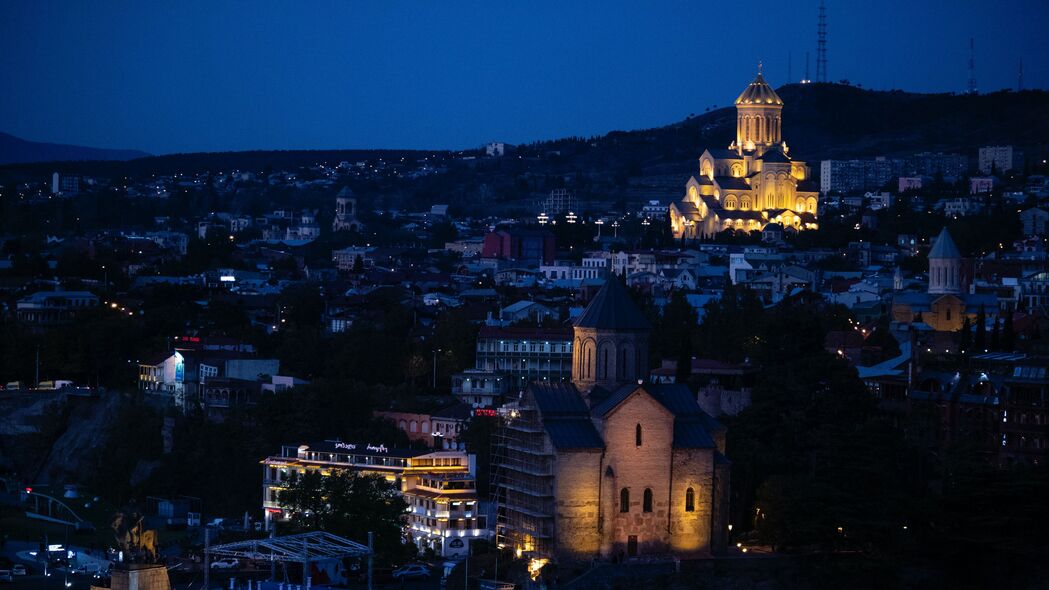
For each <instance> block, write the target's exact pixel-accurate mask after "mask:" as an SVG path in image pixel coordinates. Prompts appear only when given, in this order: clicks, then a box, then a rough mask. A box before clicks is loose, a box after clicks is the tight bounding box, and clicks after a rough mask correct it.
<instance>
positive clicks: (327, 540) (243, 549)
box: [204, 531, 373, 588]
mask: <svg viewBox="0 0 1049 590" xmlns="http://www.w3.org/2000/svg"><path fill="white" fill-rule="evenodd" d="M205 540H206V539H205ZM371 544H372V534H371V533H368V545H362V544H360V543H357V542H354V541H351V540H349V539H344V538H342V537H339V536H337V535H333V534H331V533H327V532H324V531H313V532H309V533H300V534H297V535H286V536H283V537H269V538H265V539H251V540H248V541H236V542H233V543H224V544H222V545H214V546H208V545H207V543H205V547H204V576H205V587H206V586H207V583H208V582H207V578H208V574H209V573H210V571H209V570H210V568H211V557H212V556H220V557H233V558H238V559H250V560H254V561H260V562H269V563H270V571H271V573H273V572H275V568H276V564H278V563H282V564H288V563H298V564H302V567H303V579H304V580H305V579H306V577H307V576H308V572H309V567H310V564H311V563H313V562H315V561H325V560H328V559H343V558H346V557H364V558H367V559H368V587H369V588H370V587H371V570H372V556H373V551H372V549H371V547H370V545H371Z"/></svg>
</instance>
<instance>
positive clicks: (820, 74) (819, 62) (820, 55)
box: [816, 0, 827, 82]
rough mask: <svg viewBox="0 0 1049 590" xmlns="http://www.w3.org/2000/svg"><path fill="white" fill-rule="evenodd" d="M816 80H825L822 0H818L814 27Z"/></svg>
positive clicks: (824, 38)
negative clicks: (817, 18) (818, 17)
mask: <svg viewBox="0 0 1049 590" xmlns="http://www.w3.org/2000/svg"><path fill="white" fill-rule="evenodd" d="M816 81H817V82H826V81H827V7H826V6H825V5H824V4H823V0H820V19H819V26H818V27H817V28H816Z"/></svg>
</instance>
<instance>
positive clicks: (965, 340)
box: [958, 316, 972, 354]
mask: <svg viewBox="0 0 1049 590" xmlns="http://www.w3.org/2000/svg"><path fill="white" fill-rule="evenodd" d="M958 342H959V344H958V348H959V349H961V351H962V353H963V354H967V353H968V352H970V348H972V324H971V322H969V316H965V321H964V322H962V329H961V330H960V331H959V334H958Z"/></svg>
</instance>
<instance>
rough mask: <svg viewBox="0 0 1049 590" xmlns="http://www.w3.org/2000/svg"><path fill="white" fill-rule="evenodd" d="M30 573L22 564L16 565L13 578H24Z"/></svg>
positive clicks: (12, 569) (13, 569)
mask: <svg viewBox="0 0 1049 590" xmlns="http://www.w3.org/2000/svg"><path fill="white" fill-rule="evenodd" d="M28 573H29V571H28V570H27V569H26V567H25V565H23V564H21V563H16V564H15V565H14V567H12V568H11V575H12V576H24V575H26V574H28Z"/></svg>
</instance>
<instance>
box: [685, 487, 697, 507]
mask: <svg viewBox="0 0 1049 590" xmlns="http://www.w3.org/2000/svg"><path fill="white" fill-rule="evenodd" d="M695 511H696V490H693V489H692V488H688V489H687V490H685V512H695Z"/></svg>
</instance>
